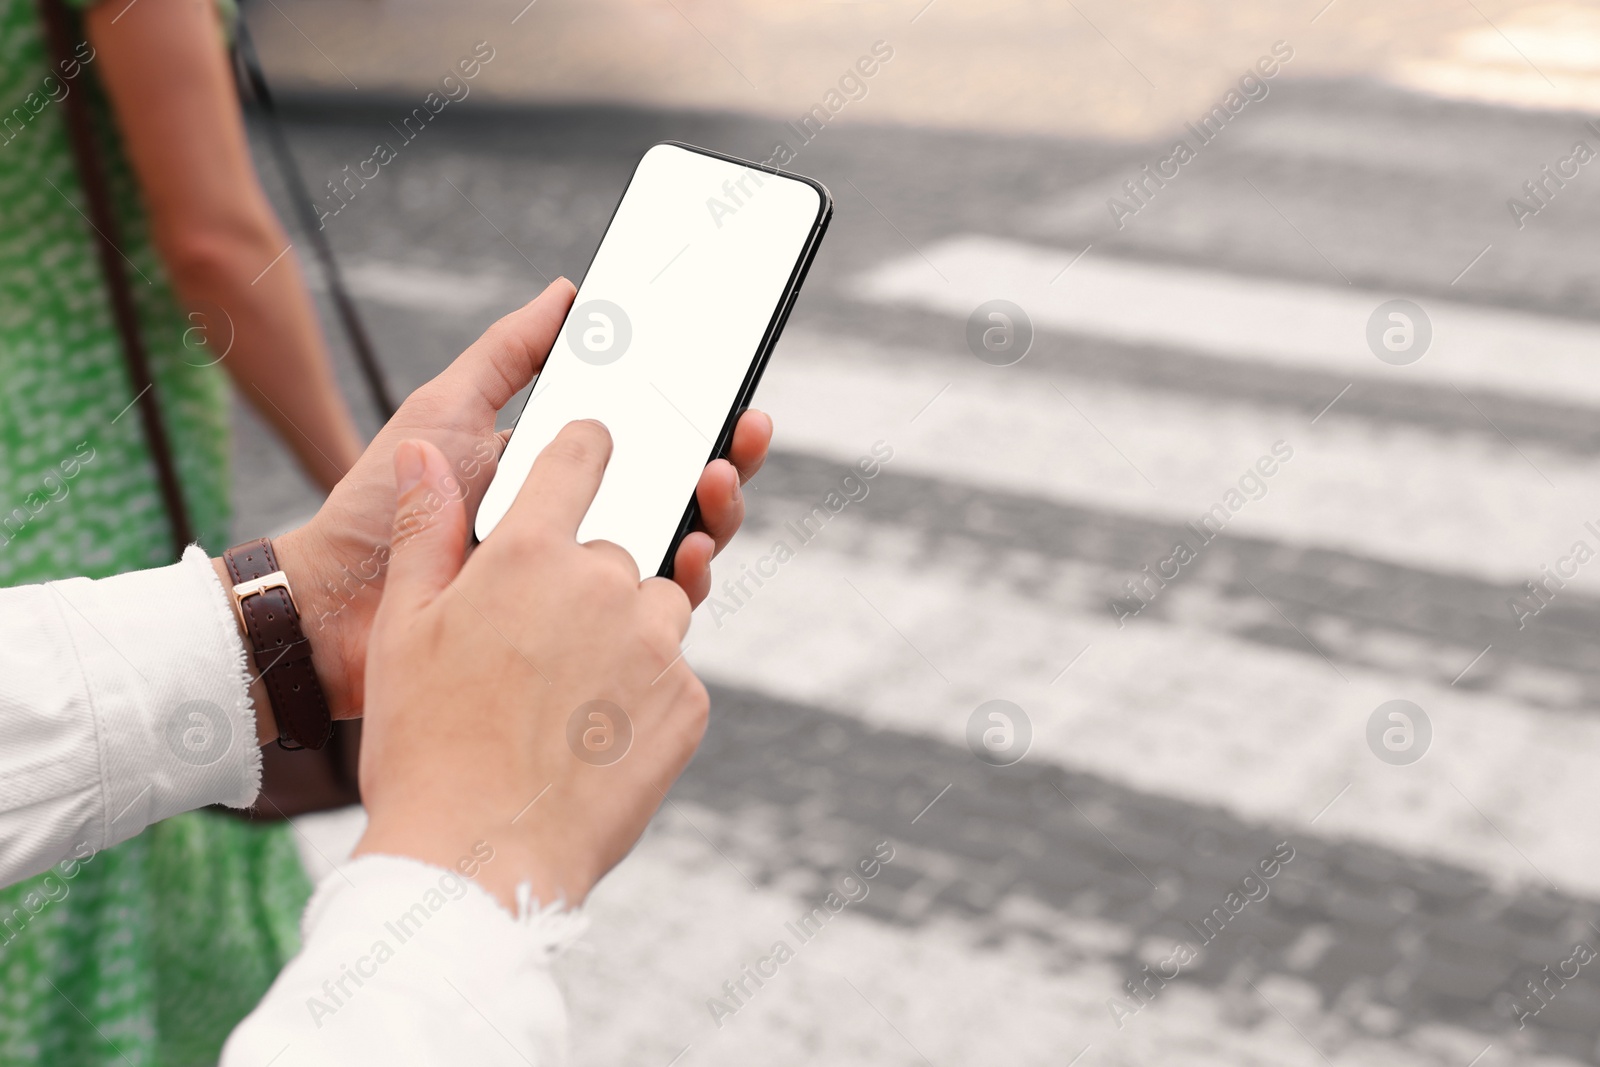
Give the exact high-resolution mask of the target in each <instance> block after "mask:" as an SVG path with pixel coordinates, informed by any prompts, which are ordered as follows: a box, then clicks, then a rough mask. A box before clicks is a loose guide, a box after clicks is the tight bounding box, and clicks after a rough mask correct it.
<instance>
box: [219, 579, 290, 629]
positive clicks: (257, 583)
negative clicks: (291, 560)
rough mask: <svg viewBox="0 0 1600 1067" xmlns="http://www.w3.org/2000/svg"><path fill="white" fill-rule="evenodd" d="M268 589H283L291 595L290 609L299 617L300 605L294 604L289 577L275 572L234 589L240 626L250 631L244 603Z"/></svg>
mask: <svg viewBox="0 0 1600 1067" xmlns="http://www.w3.org/2000/svg"><path fill="white" fill-rule="evenodd" d="M268 589H282V590H283V591H284V592H285V593H287V594H288V595H289V608H290V609H291V610H292V611H293V612H294V613H295V615H296V616H297V617H298V616H299V614H300V605H298V604H296V603H295V602H294V590H293V589H290V588H289V576H288V575H287V574H285V573H283V572H282V571H273V572H272V573H271V574H263V575H262V576H261V577H259V578H252V579H250V580H249V581H248V582H240V583H239V584H238V585H236V586H234V587H233V613H234V614H235V615H237V616H238V617H239V626H240V627H241V628H243V629H246V630H248V629H249V627H248V625H247V624H246V623H245V619H244V602H245V600H247V599H248V598H250V597H253V596H260V595H261V594H262V593H265V592H266V591H267V590H268Z"/></svg>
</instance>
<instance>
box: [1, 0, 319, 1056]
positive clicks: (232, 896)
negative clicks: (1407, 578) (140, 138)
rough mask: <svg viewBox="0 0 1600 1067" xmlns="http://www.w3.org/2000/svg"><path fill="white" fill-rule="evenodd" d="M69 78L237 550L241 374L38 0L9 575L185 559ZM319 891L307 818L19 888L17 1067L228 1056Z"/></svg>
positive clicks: (200, 480) (142, 310) (4, 466)
mask: <svg viewBox="0 0 1600 1067" xmlns="http://www.w3.org/2000/svg"><path fill="white" fill-rule="evenodd" d="M114 2H124V0H114ZM63 91H67V92H81V93H88V94H90V96H89V98H90V99H92V100H93V101H94V104H95V108H96V111H97V114H98V116H99V119H100V128H99V131H98V132H99V140H100V144H101V146H102V157H103V158H104V159H105V160H106V162H107V165H108V166H109V167H110V169H111V171H112V179H113V185H114V189H115V193H116V197H117V200H118V207H119V209H120V210H119V213H120V215H121V222H122V242H121V243H122V251H123V252H124V253H125V255H126V256H127V258H128V259H129V260H130V261H131V263H132V264H133V266H134V268H136V269H135V270H131V271H130V277H131V278H132V282H133V286H134V289H135V291H136V294H137V296H136V300H137V303H138V305H139V314H140V318H141V322H142V324H143V333H144V338H145V343H146V347H147V348H148V350H149V354H150V359H151V361H152V364H153V367H152V371H153V375H154V377H155V380H156V390H157V393H158V395H159V398H160V403H161V406H162V409H163V413H164V421H165V424H166V427H167V430H168V433H169V435H170V437H171V439H172V442H173V448H174V452H175V454H176V456H177V461H178V464H179V468H180V474H181V477H182V481H183V484H184V490H185V494H186V497H187V501H188V506H189V510H190V513H191V516H192V518H193V520H194V523H195V527H196V530H197V533H198V536H199V538H200V540H201V543H202V544H203V545H204V546H205V547H206V548H207V549H208V550H209V551H211V552H217V551H219V550H220V549H222V548H224V547H226V545H227V536H228V451H229V427H228V391H227V383H226V380H225V376H224V374H223V372H222V368H221V367H219V366H214V365H211V364H212V363H213V360H214V358H215V357H214V356H212V355H211V354H210V353H209V352H208V351H207V350H206V349H205V347H204V343H203V339H201V338H199V337H198V336H196V334H195V333H194V332H193V331H188V330H187V328H188V326H189V323H188V322H187V321H186V320H185V318H184V316H183V314H182V312H181V310H180V308H179V306H178V304H177V302H176V301H175V299H174V297H173V294H172V291H171V288H170V286H169V284H168V282H167V280H166V275H165V271H164V269H163V267H162V264H161V262H160V259H159V257H158V256H157V255H156V253H155V250H154V248H153V246H152V244H151V241H150V237H149V228H148V225H147V224H146V220H145V218H144V215H143V212H142V210H141V208H140V207H139V202H138V195H137V188H136V185H135V182H134V179H133V176H132V172H131V170H130V169H129V167H128V165H127V164H126V162H125V160H124V159H123V157H122V154H121V152H120V150H119V149H118V145H117V137H116V134H115V131H114V129H113V127H112V124H111V122H110V117H109V115H110V113H109V108H108V107H107V105H106V103H105V101H104V99H103V95H102V94H101V92H100V90H99V88H98V82H97V75H96V71H95V64H94V62H93V61H92V60H91V61H90V62H89V63H87V64H85V65H84V66H83V67H82V70H81V71H80V72H79V73H78V75H77V77H76V78H74V79H72V80H70V81H68V80H66V79H64V78H63V77H61V72H60V71H58V70H56V68H55V65H54V64H53V63H52V62H51V60H50V58H49V54H48V51H47V48H46V46H45V43H44V40H43V35H42V27H41V24H40V21H39V16H38V13H37V10H36V8H35V6H34V0H0V585H16V584H22V583H27V582H39V581H44V580H47V579H52V578H61V577H67V576H71V575H87V576H89V577H103V576H105V575H111V574H117V573H119V572H122V571H128V570H135V569H139V568H145V567H153V566H158V565H161V564H164V563H167V562H170V556H171V547H170V536H171V535H170V533H169V528H168V525H167V518H166V513H165V511H164V509H163V506H162V501H161V496H160V492H159V490H158V487H157V482H156V475H155V469H154V467H153V465H152V463H151V460H150V458H149V454H148V452H147V450H146V448H145V442H144V437H143V433H142V429H141V425H140V421H139V413H138V411H137V410H128V406H129V404H130V403H131V402H132V401H133V399H134V396H133V390H132V389H131V387H130V386H129V381H128V376H127V373H126V370H125V367H124V364H123V360H122V355H121V348H120V344H119V340H118V336H117V333H116V330H115V327H114V326H113V322H112V317H111V311H110V304H109V301H108V299H107V296H106V291H105V288H104V285H103V282H102V278H101V274H100V271H99V264H98V261H97V259H96V255H95V247H94V244H93V241H92V232H91V230H90V228H89V224H88V223H87V222H86V220H85V218H84V216H83V215H82V214H80V210H81V209H84V208H85V207H86V202H85V199H84V196H83V193H82V190H81V188H80V184H79V182H78V178H77V173H76V171H75V169H74V166H73V162H72V156H71V152H70V149H69V146H68V140H67V132H66V124H65V116H64V108H63V105H62V104H61V102H60V97H61V94H62V92H63ZM3 743H5V739H4V738H0V744H3ZM63 885H65V886H66V887H67V889H66V893H65V895H62V891H61V887H62V886H63ZM309 889H310V887H309V885H308V884H307V879H306V876H305V873H304V871H303V870H302V869H301V867H300V863H299V860H298V857H297V855H296V853H295V848H294V842H293V839H292V837H291V831H290V829H289V828H288V827H286V826H282V825H279V826H273V827H261V826H254V825H249V824H246V823H243V822H240V821H238V820H235V819H232V818H229V817H227V816H225V815H219V814H214V813H210V812H197V813H191V814H188V815H184V816H180V817H178V818H174V819H170V820H168V821H166V822H164V823H161V824H159V825H157V826H154V827H151V828H150V829H149V830H147V831H145V833H143V834H142V835H140V836H139V837H137V838H135V839H133V840H131V841H128V842H126V843H124V844H122V845H119V846H117V847H116V848H113V849H108V850H106V851H104V852H102V853H99V854H98V855H95V856H94V857H93V858H92V859H90V860H88V862H86V863H83V864H82V865H81V866H80V867H79V868H78V870H77V871H76V873H75V874H74V876H73V877H72V878H71V879H70V881H65V882H63V881H60V880H58V881H56V882H54V883H52V884H51V885H50V886H43V885H41V882H40V880H39V879H35V880H32V881H30V882H26V883H23V884H22V885H20V886H14V887H12V888H10V889H8V890H3V891H0V1064H4V1065H7V1067H11V1065H26V1064H38V1065H42V1067H77V1065H83V1064H95V1065H99V1064H105V1065H107V1067H110V1065H113V1064H115V1065H118V1067H146V1065H155V1064H160V1065H162V1067H189V1065H192V1064H209V1063H214V1062H215V1061H216V1058H217V1055H218V1053H219V1051H220V1049H221V1046H222V1042H223V1039H224V1038H225V1037H226V1036H227V1033H228V1031H229V1030H230V1029H231V1028H232V1027H233V1026H234V1025H235V1024H236V1023H237V1022H238V1021H239V1020H240V1019H241V1018H243V1016H244V1015H245V1014H247V1013H248V1012H249V1010H250V1009H251V1008H252V1007H253V1006H254V1005H255V1003H256V1001H257V1000H259V999H260V997H261V995H262V994H263V993H264V992H265V991H266V989H267V986H268V985H270V984H271V982H272V979H273V978H274V977H275V976H276V974H277V972H278V970H279V968H280V967H281V966H282V965H283V963H284V962H285V961H286V960H287V959H288V957H289V956H290V955H291V954H292V953H293V952H294V951H295V949H296V947H297V927H298V920H299V916H300V911H301V909H302V907H303V906H304V904H305V901H306V898H307V895H308V893H309ZM46 890H49V892H48V893H46ZM30 894H31V896H30ZM41 894H44V895H41ZM52 896H53V898H54V899H50V898H51V897H52Z"/></svg>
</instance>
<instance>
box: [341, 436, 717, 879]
mask: <svg viewBox="0 0 1600 1067" xmlns="http://www.w3.org/2000/svg"><path fill="white" fill-rule="evenodd" d="M610 455H611V437H610V435H609V434H608V433H607V432H606V429H605V427H603V426H601V425H600V424H599V423H598V422H593V421H586V422H574V423H571V424H569V425H568V426H567V427H566V428H564V429H563V430H562V431H561V433H560V434H558V435H557V436H556V438H555V440H553V441H552V442H551V443H550V444H549V445H548V446H547V447H546V448H545V450H544V451H543V452H542V453H540V455H539V458H538V459H537V460H536V461H535V463H534V465H533V470H532V471H531V472H530V473H529V475H528V479H527V481H526V482H525V483H524V484H523V486H522V490H521V492H520V493H518V495H517V499H516V501H515V503H513V504H512V507H511V510H510V511H509V512H508V513H507V515H506V517H505V519H504V520H503V521H502V522H501V523H500V525H499V526H497V527H496V529H495V535H494V537H492V538H490V539H489V540H488V541H486V542H484V544H483V545H482V546H480V547H479V548H478V549H477V550H476V551H474V552H473V554H472V558H471V559H467V560H465V565H463V558H464V554H465V548H466V539H467V538H466V535H467V528H468V518H467V509H466V508H465V507H464V506H463V505H462V503H461V501H460V500H458V499H454V498H453V494H452V493H451V491H450V487H449V483H450V480H451V479H452V478H453V476H454V473H453V470H452V467H451V465H450V463H449V461H447V460H446V459H445V457H444V456H443V455H442V454H441V453H440V451H439V450H438V449H437V448H434V447H433V446H432V445H428V444H423V443H419V442H416V441H405V442H402V443H400V444H399V446H398V448H397V449H396V451H395V456H394V469H395V477H396V480H397V483H398V484H399V486H400V506H399V508H398V511H397V513H396V515H395V517H394V527H395V533H394V540H393V563H392V565H391V568H390V573H389V588H388V589H387V590H386V591H385V593H384V595H383V604H382V606H381V607H380V608H379V609H378V613H377V618H376V620H375V621H374V623H373V627H372V641H371V650H370V653H369V656H368V667H367V671H368V688H367V692H368V695H369V701H368V707H367V717H366V723H365V727H364V730H363V735H362V746H361V796H362V800H363V802H364V803H365V805H366V808H367V813H368V819H369V821H368V824H367V829H366V832H365V834H364V835H363V836H362V839H361V842H360V844H359V845H357V847H356V850H355V851H356V854H357V855H363V854H370V853H382V854H386V855H394V856H409V857H411V858H413V859H418V860H422V861H423V862H425V863H431V864H434V865H435V866H438V867H444V868H446V869H453V868H455V867H456V865H457V863H458V861H459V860H460V859H461V858H462V857H463V856H466V855H468V854H469V853H473V852H474V851H475V850H476V849H477V848H478V847H481V845H483V844H487V845H488V847H489V848H490V849H492V850H493V851H492V852H491V853H490V855H491V856H492V857H493V862H492V863H484V864H482V866H481V867H480V868H479V869H478V872H477V873H476V874H474V875H473V877H475V878H477V879H478V881H479V882H481V883H482V884H483V885H484V887H485V888H487V889H488V890H489V891H490V892H491V893H494V894H495V895H496V896H497V897H499V898H500V900H501V901H502V903H504V904H505V905H506V906H507V907H508V908H514V907H515V895H516V888H517V886H519V885H522V884H528V885H530V886H531V887H532V891H533V895H534V896H535V897H536V898H537V899H538V900H540V901H542V902H544V903H547V904H548V903H552V902H555V901H557V900H565V901H566V902H568V903H569V904H574V905H575V904H578V903H581V902H582V901H583V899H584V897H585V896H587V895H588V892H589V890H590V888H591V887H592V886H593V885H594V883H595V882H596V881H598V880H599V879H600V877H601V876H602V875H604V874H605V873H606V872H607V871H608V870H610V869H611V868H612V867H613V866H614V865H615V864H616V863H617V861H618V860H620V859H622V857H623V856H625V855H626V854H627V852H628V850H629V849H631V848H632V847H633V844H634V842H635V841H637V840H638V838H639V835H640V834H641V833H643V832H644V828H645V825H646V824H647V823H648V822H649V821H650V816H651V815H652V814H654V812H655V810H656V808H658V807H659V806H660V804H661V801H662V799H663V797H665V795H666V791H667V789H668V788H670V787H671V785H672V782H673V781H674V780H675V779H676V778H677V777H678V775H679V773H681V772H682V770H683V768H684V766H685V765H686V764H687V763H688V762H689V758H690V756H692V755H693V754H694V750H695V748H696V747H697V746H698V745H699V743H700V738H701V736H702V735H703V734H704V732H705V725H706V714H707V710H708V701H707V697H706V691H705V687H704V686H703V685H701V684H700V680H699V679H698V678H696V677H695V676H694V674H693V673H692V672H691V671H690V670H689V667H688V665H687V664H686V663H685V662H684V660H683V656H682V654H681V653H680V652H679V650H678V645H679V643H680V642H681V641H682V640H683V635H684V632H685V631H686V630H687V629H688V627H689V598H688V597H687V596H686V595H685V594H684V591H683V590H682V589H681V588H679V587H678V586H676V585H674V584H673V583H671V582H669V581H667V580H665V579H663V578H647V579H645V580H644V581H643V582H641V581H640V580H639V569H638V567H637V566H636V565H635V564H634V562H633V557H632V556H630V555H628V553H627V552H625V551H623V549H621V548H620V547H618V546H617V545H614V544H612V543H610V542H608V541H591V542H589V543H587V544H578V542H577V531H578V524H579V523H580V522H582V521H583V516H584V513H585V512H586V511H588V509H589V504H590V502H591V501H592V500H593V499H594V495H595V492H596V491H597V490H598V489H599V488H600V478H601V476H602V475H603V474H604V472H605V467H606V461H607V460H608V459H609V458H610ZM430 497H436V498H438V499H440V500H441V501H442V503H441V504H440V505H439V506H438V507H437V508H433V507H432V505H431V504H430V502H429V498H430ZM419 508H421V509H424V510H427V511H428V513H429V519H428V521H427V522H423V523H416V522H413V521H412V519H413V516H414V515H415V514H417V512H418V509H419Z"/></svg>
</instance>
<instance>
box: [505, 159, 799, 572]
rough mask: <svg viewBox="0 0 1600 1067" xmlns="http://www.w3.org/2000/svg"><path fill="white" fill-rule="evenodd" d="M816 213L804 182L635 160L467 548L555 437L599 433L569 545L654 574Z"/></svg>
mask: <svg viewBox="0 0 1600 1067" xmlns="http://www.w3.org/2000/svg"><path fill="white" fill-rule="evenodd" d="M821 211H822V196H821V194H820V193H819V192H818V191H817V190H816V189H815V188H814V187H812V186H811V185H808V184H807V183H805V182H802V181H797V180H795V179H793V178H788V177H784V176H780V175H775V174H770V173H766V172H763V171H758V170H755V169H754V168H750V167H745V166H742V165H740V164H738V163H732V162H729V161H727V160H722V159H717V158H714V157H712V156H707V155H702V154H701V153H699V152H691V151H689V150H687V149H684V148H679V147H676V146H674V145H656V146H655V147H653V148H651V149H650V150H649V151H648V152H646V153H645V155H644V158H643V159H642V160H640V162H639V166H638V169H637V170H635V171H634V175H633V180H632V181H631V182H630V183H629V185H628V188H627V191H626V192H625V193H624V194H623V197H622V202H621V203H620V204H619V205H618V207H617V212H616V216H615V217H614V218H613V219H612V220H611V226H610V228H609V229H608V230H607V231H606V234H605V237H604V238H603V239H602V240H601V242H600V247H599V249H598V250H597V251H596V253H595V257H594V262H593V263H592V264H590V266H589V272H588V274H587V275H586V276H585V277H584V279H583V284H582V286H580V287H579V289H578V295H577V297H576V299H574V301H573V304H572V310H571V312H569V313H568V316H567V321H566V323H565V324H564V325H563V326H562V329H561V335H560V336H559V337H557V338H556V343H555V346H554V347H553V348H552V349H551V351H550V357H549V359H548V361H547V362H546V364H545V366H544V369H543V371H542V372H541V373H540V375H539V379H538V381H537V382H536V383H535V386H534V389H533V392H532V393H531V394H530V396H529V399H528V404H527V406H526V407H525V408H524V409H523V411H522V414H521V416H520V417H519V418H518V420H517V427H516V430H515V432H513V433H512V435H511V440H510V442H509V444H508V445H507V446H506V451H505V455H504V456H503V457H502V458H501V460H500V467H499V470H498V471H497V472H496V474H495V477H494V481H493V483H492V484H491V485H490V486H489V490H488V492H487V494H486V495H485V496H484V500H483V504H482V506H481V507H480V508H479V509H478V518H477V523H476V532H477V535H478V539H479V540H483V539H484V538H486V537H488V535H489V533H490V531H492V530H493V529H494V527H495V525H496V524H497V523H498V522H499V521H500V519H501V518H503V517H504V516H505V514H506V512H507V511H508V510H509V509H510V507H511V503H512V501H513V500H514V499H515V497H516V495H517V492H518V490H520V489H521V487H522V483H523V481H524V479H526V478H527V476H528V472H529V470H531V469H532V467H533V461H534V460H535V459H536V458H537V457H538V455H539V453H540V452H541V451H542V450H543V449H544V447H545V446H546V445H547V444H549V443H550V441H551V440H552V439H553V438H554V437H555V435H556V434H557V433H558V432H560V430H561V428H562V427H563V426H565V425H566V424H567V423H569V422H571V421H573V420H574V419H598V420H599V421H600V422H602V423H604V424H605V426H606V428H607V429H608V430H610V431H611V439H612V454H611V462H610V464H609V465H608V466H607V468H606V473H605V478H604V480H603V481H602V482H601V484H600V491H599V494H598V495H597V496H596V497H595V500H594V503H593V505H591V506H590V508H589V512H588V514H587V516H585V518H584V520H583V523H582V525H581V526H580V527H579V528H578V540H579V541H591V540H605V541H614V542H616V543H617V544H619V545H621V546H622V547H623V548H625V549H627V551H628V552H629V553H630V554H631V555H632V556H633V558H634V562H636V563H637V564H638V565H639V572H640V573H641V574H642V575H644V576H646V577H648V576H650V575H652V574H655V573H656V572H657V570H658V569H659V568H660V567H661V565H662V563H663V561H664V560H665V559H666V554H667V550H668V548H669V547H670V546H671V543H672V539H673V536H674V535H675V534H676V533H677V529H678V524H679V522H680V521H682V518H683V512H684V508H685V507H686V506H687V505H688V503H689V500H690V497H691V496H692V494H693V493H694V487H695V484H696V483H697V482H698V481H699V478H700V472H701V471H702V470H704V469H705V465H706V463H707V461H708V460H709V458H710V456H711V451H712V448H713V446H714V445H715V443H716V440H717V436H718V434H719V432H720V431H721V430H722V426H723V423H724V422H725V421H726V419H727V417H728V414H729V412H730V411H731V410H732V408H733V404H734V402H735V400H736V399H737V398H738V394H739V388H740V386H741V384H742V383H743V382H744V379H745V375H746V374H747V373H748V372H749V370H750V367H751V364H752V362H753V361H754V359H755V357H756V354H757V351H758V350H759V349H760V347H761V341H762V338H763V337H764V336H765V334H766V330H767V326H768V325H769V323H770V322H771V321H772V316H773V313H774V312H775V311H776V310H777V309H778V304H779V302H780V301H781V300H782V299H783V298H784V293H785V291H786V289H787V286H788V282H789V278H790V276H791V275H792V274H793V273H794V270H795V266H796V264H797V263H798V262H799V261H800V258H801V256H802V255H803V253H804V252H805V249H806V246H807V243H808V241H809V238H810V236H811V233H812V230H813V229H814V228H815V226H816V224H817V223H818V221H819V215H820V214H821Z"/></svg>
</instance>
